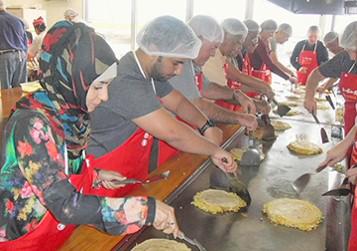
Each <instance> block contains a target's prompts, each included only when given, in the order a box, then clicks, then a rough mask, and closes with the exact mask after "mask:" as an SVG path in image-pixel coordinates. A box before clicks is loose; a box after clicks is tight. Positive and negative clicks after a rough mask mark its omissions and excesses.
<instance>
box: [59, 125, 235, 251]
mask: <svg viewBox="0 0 357 251" xmlns="http://www.w3.org/2000/svg"><path fill="white" fill-rule="evenodd" d="M220 128H221V129H222V130H223V138H224V142H226V141H227V140H228V139H229V138H231V137H232V136H233V135H234V134H235V133H236V132H237V130H238V129H239V128H240V126H239V125H222V126H220ZM206 160H207V157H206V156H199V155H194V154H188V153H182V154H179V155H178V156H177V157H176V158H174V159H171V160H170V161H168V162H166V163H165V164H164V165H162V166H160V167H158V169H157V170H155V171H154V172H153V173H152V174H151V175H155V174H157V173H161V172H162V171H165V170H170V171H171V175H170V177H169V179H167V180H164V181H160V182H157V183H152V184H149V185H145V186H143V187H141V188H139V189H137V190H135V191H134V192H133V193H132V195H148V196H152V197H155V198H156V199H160V200H164V199H165V198H167V197H168V196H169V195H170V194H171V193H172V192H174V191H175V190H176V189H177V188H178V187H179V186H180V185H181V184H182V183H183V182H185V181H186V179H187V178H188V177H190V176H191V175H192V173H193V172H194V171H196V170H197V168H198V167H199V166H201V165H202V164H203V163H204V162H205V161H206ZM123 238H124V236H113V235H108V234H106V233H103V232H101V231H99V230H97V229H95V228H93V227H89V226H85V225H82V226H79V227H78V228H77V229H76V230H75V232H74V233H73V234H72V236H71V237H70V239H69V240H67V242H66V243H65V244H64V246H63V247H62V248H61V249H60V250H61V251H68V250H81V251H86V250H88V251H89V250H90V251H92V250H111V249H113V248H114V247H115V246H116V245H117V244H118V243H119V242H120V241H121V240H122V239H123Z"/></svg>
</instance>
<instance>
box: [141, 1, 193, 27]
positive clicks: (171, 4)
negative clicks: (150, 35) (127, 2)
mask: <svg viewBox="0 0 357 251" xmlns="http://www.w3.org/2000/svg"><path fill="white" fill-rule="evenodd" d="M136 1H137V2H136V6H137V7H136V10H137V11H136V20H137V32H138V31H140V29H141V28H142V27H143V26H144V25H145V24H146V23H148V22H150V21H151V20H152V19H154V18H156V17H159V16H163V15H170V16H174V17H176V18H178V19H181V20H182V21H185V18H186V0H136Z"/></svg>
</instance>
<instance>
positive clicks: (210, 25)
mask: <svg viewBox="0 0 357 251" xmlns="http://www.w3.org/2000/svg"><path fill="white" fill-rule="evenodd" d="M188 25H189V26H190V27H191V28H192V30H193V31H194V32H195V34H196V35H197V37H199V38H200V40H201V42H202V46H201V48H200V51H199V53H198V56H197V57H196V58H195V59H193V60H188V61H186V62H185V63H184V67H183V72H182V74H180V75H179V76H175V77H173V78H171V79H170V80H169V82H170V84H171V85H172V87H174V88H175V89H176V90H178V91H180V92H181V93H182V94H183V95H184V96H185V97H186V98H187V99H189V100H190V101H191V102H192V103H193V104H194V105H196V106H197V107H198V108H199V109H200V110H201V111H202V112H203V113H204V114H205V115H206V116H207V117H208V118H209V119H211V120H213V121H215V122H219V123H224V124H240V125H242V126H246V127H247V128H248V130H255V129H256V127H257V120H256V117H255V115H252V114H244V113H241V112H234V111H230V110H228V109H224V108H223V107H221V106H219V105H217V104H215V103H213V102H211V101H210V100H207V99H211V100H216V99H225V100H227V101H230V102H232V103H235V104H237V103H239V104H240V105H241V106H242V109H243V111H245V112H247V111H248V110H251V111H252V113H254V114H255V111H256V106H255V104H254V103H253V102H252V101H251V100H250V99H249V98H248V97H246V96H245V95H244V93H241V92H240V91H237V90H233V89H230V88H228V87H227V86H225V87H223V86H220V85H218V84H215V83H212V82H210V81H209V80H208V79H207V78H205V76H204V75H203V73H202V70H201V67H202V66H203V65H204V64H205V63H206V62H207V60H208V59H209V58H210V57H212V56H213V55H215V54H216V50H217V48H218V47H219V45H220V44H221V43H222V41H223V30H222V28H221V27H220V25H219V24H218V23H217V21H216V20H215V19H214V18H212V17H210V16H205V15H197V16H194V17H192V18H191V19H190V20H189V21H188ZM258 108H259V109H260V110H261V109H262V108H261V107H258ZM160 144H161V145H160V149H162V148H170V146H169V145H168V144H165V143H164V142H162V141H160ZM171 149H172V154H171V156H174V155H175V154H176V153H177V150H176V149H175V148H171ZM168 151H169V150H168Z"/></svg>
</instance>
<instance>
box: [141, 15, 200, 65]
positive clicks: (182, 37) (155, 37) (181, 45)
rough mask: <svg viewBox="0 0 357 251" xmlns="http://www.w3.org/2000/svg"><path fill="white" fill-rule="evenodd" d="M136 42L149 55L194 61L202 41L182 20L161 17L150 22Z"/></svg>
mask: <svg viewBox="0 0 357 251" xmlns="http://www.w3.org/2000/svg"><path fill="white" fill-rule="evenodd" d="M136 42H137V44H138V45H139V47H140V48H141V49H142V50H143V51H144V52H145V53H146V54H148V55H152V56H163V57H179V58H189V59H194V58H196V57H197V56H198V52H199V50H200V48H201V44H202V43H201V40H200V39H199V38H198V37H197V36H196V35H195V33H194V32H193V30H192V29H191V28H190V27H189V26H188V25H186V24H185V23H184V22H182V21H181V20H179V19H177V18H175V17H171V16H161V17H158V18H155V19H154V20H152V21H151V22H149V23H148V24H147V25H146V26H145V27H144V28H143V29H142V30H141V31H140V32H139V34H138V36H137V38H136Z"/></svg>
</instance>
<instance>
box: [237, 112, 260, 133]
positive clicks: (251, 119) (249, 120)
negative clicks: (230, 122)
mask: <svg viewBox="0 0 357 251" xmlns="http://www.w3.org/2000/svg"><path fill="white" fill-rule="evenodd" d="M238 116H239V119H238V121H239V124H240V125H241V126H245V127H246V128H247V129H248V131H254V130H255V129H257V127H258V121H257V118H256V117H255V115H252V114H244V113H239V114H238Z"/></svg>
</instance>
